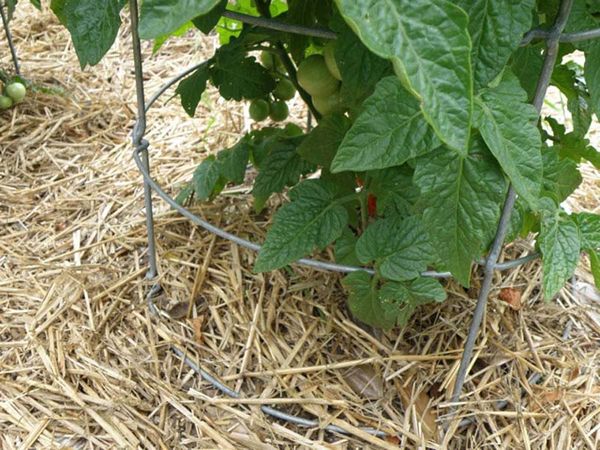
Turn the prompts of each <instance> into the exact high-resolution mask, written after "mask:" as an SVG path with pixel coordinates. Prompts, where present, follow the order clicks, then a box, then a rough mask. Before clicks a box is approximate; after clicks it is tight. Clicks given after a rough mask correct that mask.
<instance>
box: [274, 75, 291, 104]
mask: <svg viewBox="0 0 600 450" xmlns="http://www.w3.org/2000/svg"><path fill="white" fill-rule="evenodd" d="M273 95H274V96H275V97H276V98H278V99H280V100H291V99H293V98H294V95H296V88H295V87H294V85H293V84H292V82H291V81H290V80H288V79H287V78H282V79H281V80H279V81H278V82H277V86H275V90H274V91H273Z"/></svg>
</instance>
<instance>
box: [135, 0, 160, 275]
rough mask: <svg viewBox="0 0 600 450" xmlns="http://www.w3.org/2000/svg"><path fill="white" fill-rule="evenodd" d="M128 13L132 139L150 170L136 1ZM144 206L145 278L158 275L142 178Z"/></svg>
mask: <svg viewBox="0 0 600 450" xmlns="http://www.w3.org/2000/svg"><path fill="white" fill-rule="evenodd" d="M129 14H130V16H131V40H132V43H133V62H134V67H135V93H136V97H137V120H136V122H135V126H134V128H133V134H132V138H131V139H132V141H133V146H134V147H135V148H136V149H140V153H141V155H142V163H143V164H144V168H145V169H146V170H147V171H148V172H150V157H149V156H148V146H149V143H148V141H146V140H145V139H144V133H145V132H146V102H145V97H144V71H143V66H142V49H141V44H140V36H139V34H138V22H139V20H138V19H139V18H138V2H137V0H129ZM144 207H145V209H146V229H147V232H148V273H146V278H147V279H152V278H155V277H156V276H157V275H158V269H157V265H156V238H155V234H154V210H153V206H152V189H151V188H150V185H149V184H148V182H147V181H146V180H145V179H144Z"/></svg>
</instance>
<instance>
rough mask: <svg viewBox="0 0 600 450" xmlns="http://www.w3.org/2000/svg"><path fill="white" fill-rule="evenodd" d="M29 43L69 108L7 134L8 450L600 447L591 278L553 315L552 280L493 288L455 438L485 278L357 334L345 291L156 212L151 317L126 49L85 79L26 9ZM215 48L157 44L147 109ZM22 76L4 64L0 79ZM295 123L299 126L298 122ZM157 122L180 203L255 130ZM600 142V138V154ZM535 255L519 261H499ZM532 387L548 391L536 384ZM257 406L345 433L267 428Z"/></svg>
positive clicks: (14, 116) (208, 104) (589, 197)
mask: <svg viewBox="0 0 600 450" xmlns="http://www.w3.org/2000/svg"><path fill="white" fill-rule="evenodd" d="M14 35H15V41H16V44H17V46H18V50H19V54H20V56H21V59H22V66H23V72H24V74H26V76H28V77H29V78H30V79H31V80H32V81H33V82H34V83H36V84H37V85H40V86H45V87H49V88H52V89H54V90H55V91H56V93H54V94H46V93H37V94H35V95H32V96H30V97H28V99H27V101H26V102H24V103H23V104H21V105H19V106H18V107H17V108H15V109H14V110H12V111H11V112H8V113H2V114H1V115H0V158H1V160H0V177H1V178H0V179H1V180H2V181H1V184H0V224H2V227H1V228H0V430H1V431H2V432H1V433H0V447H1V448H3V449H4V448H6V449H16V448H22V449H25V448H68V447H71V448H102V449H107V448H136V447H139V448H148V449H167V448H251V449H274V448H323V449H325V448H328V449H331V448H339V449H343V448H396V447H398V446H399V447H402V448H434V449H441V448H457V449H459V448H460V449H465V448H480V447H483V446H487V447H490V448H526V449H538V448H539V449H541V448H557V449H562V448H588V449H595V448H598V447H599V446H600V427H599V426H598V423H599V421H600V401H599V400H600V388H599V385H598V373H599V371H598V356H599V348H600V347H599V346H598V343H599V341H600V308H599V305H598V293H597V292H596V291H594V290H593V288H591V287H590V282H591V276H590V274H589V272H588V270H587V269H586V264H585V262H584V263H583V264H582V266H581V268H580V270H579V271H578V280H579V281H578V284H577V286H576V289H574V290H573V291H571V290H570V289H565V290H563V291H562V292H561V294H560V296H559V298H558V299H557V301H555V302H551V303H544V302H543V301H542V299H541V296H540V291H539V278H540V266H539V264H538V263H534V264H530V265H528V266H526V267H522V268H520V269H518V270H515V271H513V272H511V273H510V274H509V275H507V276H506V277H505V278H503V279H501V278H500V277H498V279H497V280H496V285H495V288H494V291H493V299H492V301H491V302H490V305H489V307H488V311H487V315H486V317H485V321H484V330H483V332H482V334H481V337H480V339H479V342H478V345H477V348H476V359H475V361H474V363H473V367H472V370H471V375H470V376H469V378H468V380H467V384H466V388H467V390H466V393H465V395H464V396H463V402H462V404H461V407H460V408H459V413H458V416H457V417H456V419H455V420H454V421H452V423H451V424H450V428H449V432H448V433H447V434H446V435H445V436H444V435H443V427H442V422H441V421H442V420H443V419H444V415H445V414H446V412H447V411H448V408H447V406H448V405H447V401H448V399H449V395H450V394H451V392H450V389H451V386H452V383H453V379H454V376H455V374H456V370H457V367H458V360H459V358H460V351H461V348H462V345H463V342H464V339H465V335H466V332H467V327H468V324H469V318H470V315H471V313H472V310H473V307H474V299H473V298H474V294H475V293H476V289H477V280H478V274H476V276H475V280H474V286H473V288H472V289H471V290H468V291H465V290H464V289H462V288H461V287H459V286H458V285H456V284H455V283H453V282H448V284H447V286H446V287H447V289H448V292H449V296H450V298H449V300H448V301H447V302H445V303H444V304H442V305H435V306H426V307H424V308H422V309H421V310H420V311H419V314H417V315H416V316H415V318H414V319H413V320H412V321H411V322H410V324H409V325H408V326H406V327H404V328H402V329H397V330H394V331H392V332H389V333H376V334H371V333H369V332H368V331H365V330H363V329H362V328H361V327H359V326H357V325H356V324H355V323H354V322H353V321H352V320H350V319H349V317H348V312H347V310H346V308H345V306H344V304H345V297H344V293H343V290H342V289H341V287H340V284H339V276H338V275H335V274H330V273H323V272H317V271H314V270H310V269H307V268H299V267H293V268H292V269H291V270H287V271H279V272H274V273H271V274H264V275H256V274H253V273H252V271H251V267H252V264H253V261H254V259H255V255H254V254H253V253H251V252H247V251H245V250H242V249H239V248H238V247H236V246H235V245H232V244H230V243H229V242H224V241H222V240H220V239H215V238H214V237H213V236H210V235H207V234H206V233H205V232H203V231H202V230H200V229H198V228H196V227H194V226H192V225H190V223H189V222H187V221H186V220H184V219H182V218H181V217H179V216H178V215H176V214H174V213H173V212H172V211H170V210H169V209H168V208H166V207H165V206H164V205H163V204H157V205H156V221H157V234H158V251H159V256H160V258H159V260H160V273H161V280H160V282H161V284H162V286H163V288H164V293H163V295H162V297H161V298H160V299H158V300H157V303H158V304H159V306H160V307H161V309H162V310H163V311H165V313H170V317H171V318H163V319H160V320H159V319H158V318H156V317H154V316H151V315H150V314H149V312H148V310H147V308H146V304H145V301H144V296H145V292H146V291H147V289H148V282H147V281H145V280H144V272H145V256H146V255H145V228H144V212H143V207H142V205H143V202H142V195H143V193H142V185H141V177H140V176H139V174H138V173H137V172H136V170H135V166H134V164H133V162H132V160H131V153H130V147H129V137H128V135H129V132H130V130H131V125H132V121H133V119H134V113H133V110H132V105H134V92H133V79H132V64H131V58H130V44H129V34H128V33H127V32H126V31H122V32H121V34H120V35H119V37H118V39H117V43H116V45H115V47H114V48H113V49H112V50H111V52H110V53H109V55H108V57H107V58H106V60H105V61H103V62H102V63H101V64H100V65H99V66H97V67H94V68H93V69H86V70H85V71H81V70H79V69H78V68H77V63H76V60H75V56H74V51H73V48H72V45H71V44H70V42H69V39H68V35H67V33H66V32H65V31H64V30H63V29H62V28H61V27H60V26H59V25H58V24H57V22H56V20H55V19H53V18H52V17H51V15H50V14H49V13H47V12H46V13H43V14H40V13H37V12H35V11H34V10H33V9H32V8H31V7H30V6H28V4H26V3H25V2H23V4H22V5H20V6H19V12H18V14H17V17H16V19H15V21H14ZM215 46H216V41H215V39H214V38H212V37H211V38H199V37H198V36H196V35H194V36H190V37H189V38H188V39H176V40H172V41H169V42H168V43H167V44H166V45H165V47H164V48H163V49H161V51H160V52H159V53H158V54H156V55H154V56H152V55H151V48H150V45H149V44H147V43H146V44H145V45H144V54H145V55H146V58H147V59H146V79H147V80H146V81H147V91H148V93H152V92H153V90H154V89H156V88H157V87H158V86H159V85H161V84H162V83H163V82H164V81H165V80H167V79H168V78H169V77H170V76H172V75H174V74H176V73H177V72H178V71H180V70H182V69H183V68H184V67H185V66H187V65H188V64H189V63H190V62H192V61H197V60H200V59H201V58H202V56H203V55H204V56H206V55H208V54H211V53H212V52H213V51H214V48H215ZM8 63H9V60H8V53H6V52H3V53H2V58H1V59H0V65H2V66H3V67H7V66H8ZM60 92H62V94H61V93H60ZM296 106H297V107H296V108H294V120H295V121H296V122H297V123H303V120H304V117H303V115H302V114H303V112H302V111H303V110H302V108H300V105H299V103H298V104H297V105H296ZM149 124H150V125H149V129H148V139H149V140H150V142H151V144H152V145H151V152H152V166H153V174H154V175H155V177H156V179H157V180H159V181H160V182H161V183H163V185H165V186H167V187H168V188H169V189H171V190H172V192H176V191H177V188H178V186H181V184H182V183H183V182H184V181H185V180H187V179H188V178H189V177H190V174H191V172H192V170H193V169H194V167H195V166H196V165H197V164H198V162H199V161H200V160H201V159H202V158H203V157H204V156H205V155H206V154H207V153H209V152H214V151H217V150H219V149H220V148H222V147H223V146H225V145H228V144H230V143H232V142H234V141H235V139H236V138H237V137H238V136H239V135H240V133H242V132H243V131H244V130H247V129H248V127H249V122H248V120H247V117H246V116H245V114H244V112H243V108H241V107H240V106H239V105H236V104H233V103H232V104H228V103H225V102H223V100H220V99H219V98H218V97H217V96H215V95H207V96H206V98H205V99H204V100H203V102H202V104H201V106H200V108H199V113H198V114H197V118H195V119H193V120H190V119H188V118H186V117H185V115H184V114H183V113H182V111H181V108H180V106H179V105H178V104H177V102H176V101H172V102H169V103H166V104H164V105H161V106H160V107H158V108H157V109H155V110H154V112H152V113H151V115H150V118H149ZM599 130H600V128H599V127H598V124H595V131H594V132H593V133H592V138H593V139H596V141H598V139H599V137H600V136H599V133H600V131H599ZM585 174H586V181H585V183H584V185H583V187H582V189H580V190H579V191H578V193H577V195H576V196H575V197H574V199H573V200H572V201H571V207H572V208H573V209H581V208H587V209H595V210H598V208H599V205H600V201H599V200H600V199H599V196H600V186H599V185H598V180H599V176H598V174H597V172H595V171H593V170H592V169H590V168H586V171H585ZM278 201H279V200H278V199H275V200H274V202H273V203H277V202H278ZM195 208H196V211H197V212H198V213H199V214H201V215H203V216H204V217H207V218H210V219H211V220H212V221H214V222H216V223H220V224H221V225H222V226H224V227H226V228H227V229H228V230H230V231H232V232H236V233H239V234H240V235H242V236H245V237H250V238H252V239H256V240H260V239H262V238H263V237H264V232H265V228H266V225H267V223H268V218H269V215H268V214H267V215H262V216H257V215H256V214H255V213H254V212H253V211H252V208H251V205H250V204H249V201H248V198H247V196H246V195H245V191H244V190H235V191H232V192H230V193H229V194H228V195H226V196H225V197H223V198H221V199H220V200H218V201H217V202H215V203H214V204H212V205H208V204H207V205H201V206H196V207H195ZM530 247H531V244H530V243H527V242H519V243H517V244H514V245H512V246H510V247H509V248H508V249H507V250H506V254H505V257H506V258H510V257H515V256H521V255H523V254H525V253H526V252H527V251H528V250H530ZM506 287H510V288H515V289H517V290H518V291H520V292H521V295H522V299H521V302H522V308H521V309H520V310H518V311H515V310H513V309H511V308H509V307H508V306H507V305H506V304H505V303H504V302H502V301H499V300H498V299H497V296H498V294H499V292H500V291H501V290H502V289H503V288H506ZM567 323H571V325H570V327H571V328H570V335H569V337H568V339H566V340H563V339H562V338H561V335H562V333H563V330H564V329H565V327H566V326H567ZM173 343H175V344H177V345H178V346H179V347H180V348H182V349H184V350H185V351H186V352H187V354H188V355H189V356H190V357H191V358H192V359H193V360H195V361H197V362H198V363H199V364H200V365H201V366H202V367H203V368H205V369H206V370H207V371H209V372H210V373H212V374H214V375H215V376H217V377H219V378H220V379H221V380H224V382H225V383H227V384H228V385H229V386H230V387H232V388H235V389H239V390H240V391H241V392H242V394H243V398H244V400H243V401H232V400H230V399H227V398H224V397H223V396H222V395H220V394H219V393H217V392H215V389H213V388H212V387H211V386H209V385H207V384H206V383H204V382H201V381H200V380H199V378H198V376H196V375H195V374H194V373H193V372H192V371H190V370H189V368H187V366H185V365H183V364H182V362H181V361H180V360H179V359H178V358H177V357H176V356H175V355H174V354H173V353H171V352H170V351H168V348H169V345H170V344H173ZM533 374H541V375H542V379H541V381H540V382H539V383H537V384H534V383H531V382H530V381H529V379H530V377H531V376H532V375H533ZM361 380H362V381H361ZM361 383H362V384H361ZM361 386H362V387H361ZM502 400H506V401H507V402H508V403H507V407H506V408H505V409H502V410H501V409H498V408H497V406H496V404H497V402H498V401H502ZM262 404H270V405H277V406H278V407H279V408H283V409H285V410H286V411H287V412H289V413H294V414H298V415H301V416H303V417H317V418H318V419H319V421H320V423H321V424H322V426H325V425H328V424H333V425H337V426H340V427H342V428H344V429H346V430H348V433H349V434H348V435H347V436H341V435H332V434H331V433H326V432H324V431H323V430H322V429H303V428H299V427H296V426H293V425H289V424H286V423H283V422H278V421H274V420H271V419H269V418H266V417H265V416H264V415H263V414H262V413H261V412H260V410H259V408H260V405H262ZM466 418H469V419H470V420H469V421H465V420H463V419H466ZM461 421H462V425H461ZM465 423H466V425H465ZM361 426H371V427H376V428H379V429H381V430H383V431H386V432H388V433H390V435H391V436H392V437H391V438H389V439H387V440H384V439H381V438H377V437H373V436H371V435H368V434H365V433H364V432H362V431H361V430H360V427H361Z"/></svg>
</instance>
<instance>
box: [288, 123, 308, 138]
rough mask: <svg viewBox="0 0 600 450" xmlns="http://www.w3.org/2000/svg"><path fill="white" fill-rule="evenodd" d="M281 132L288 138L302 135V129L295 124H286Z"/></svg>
mask: <svg viewBox="0 0 600 450" xmlns="http://www.w3.org/2000/svg"><path fill="white" fill-rule="evenodd" d="M283 131H284V133H285V135H286V136H289V137H296V136H301V135H303V134H304V131H302V128H300V127H299V126H298V125H296V124H295V123H288V124H287V125H286V126H285V127H283Z"/></svg>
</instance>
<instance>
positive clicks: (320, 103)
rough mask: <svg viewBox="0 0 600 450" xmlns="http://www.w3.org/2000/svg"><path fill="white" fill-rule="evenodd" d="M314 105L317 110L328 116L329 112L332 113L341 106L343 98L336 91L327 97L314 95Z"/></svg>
mask: <svg viewBox="0 0 600 450" xmlns="http://www.w3.org/2000/svg"><path fill="white" fill-rule="evenodd" d="M312 101H313V105H315V108H316V110H317V111H319V112H320V113H321V114H323V115H324V116H326V115H327V114H331V113H332V112H335V111H337V110H339V109H340V108H341V98H340V93H339V91H338V92H335V93H333V94H331V95H327V96H325V97H313V98H312Z"/></svg>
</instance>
